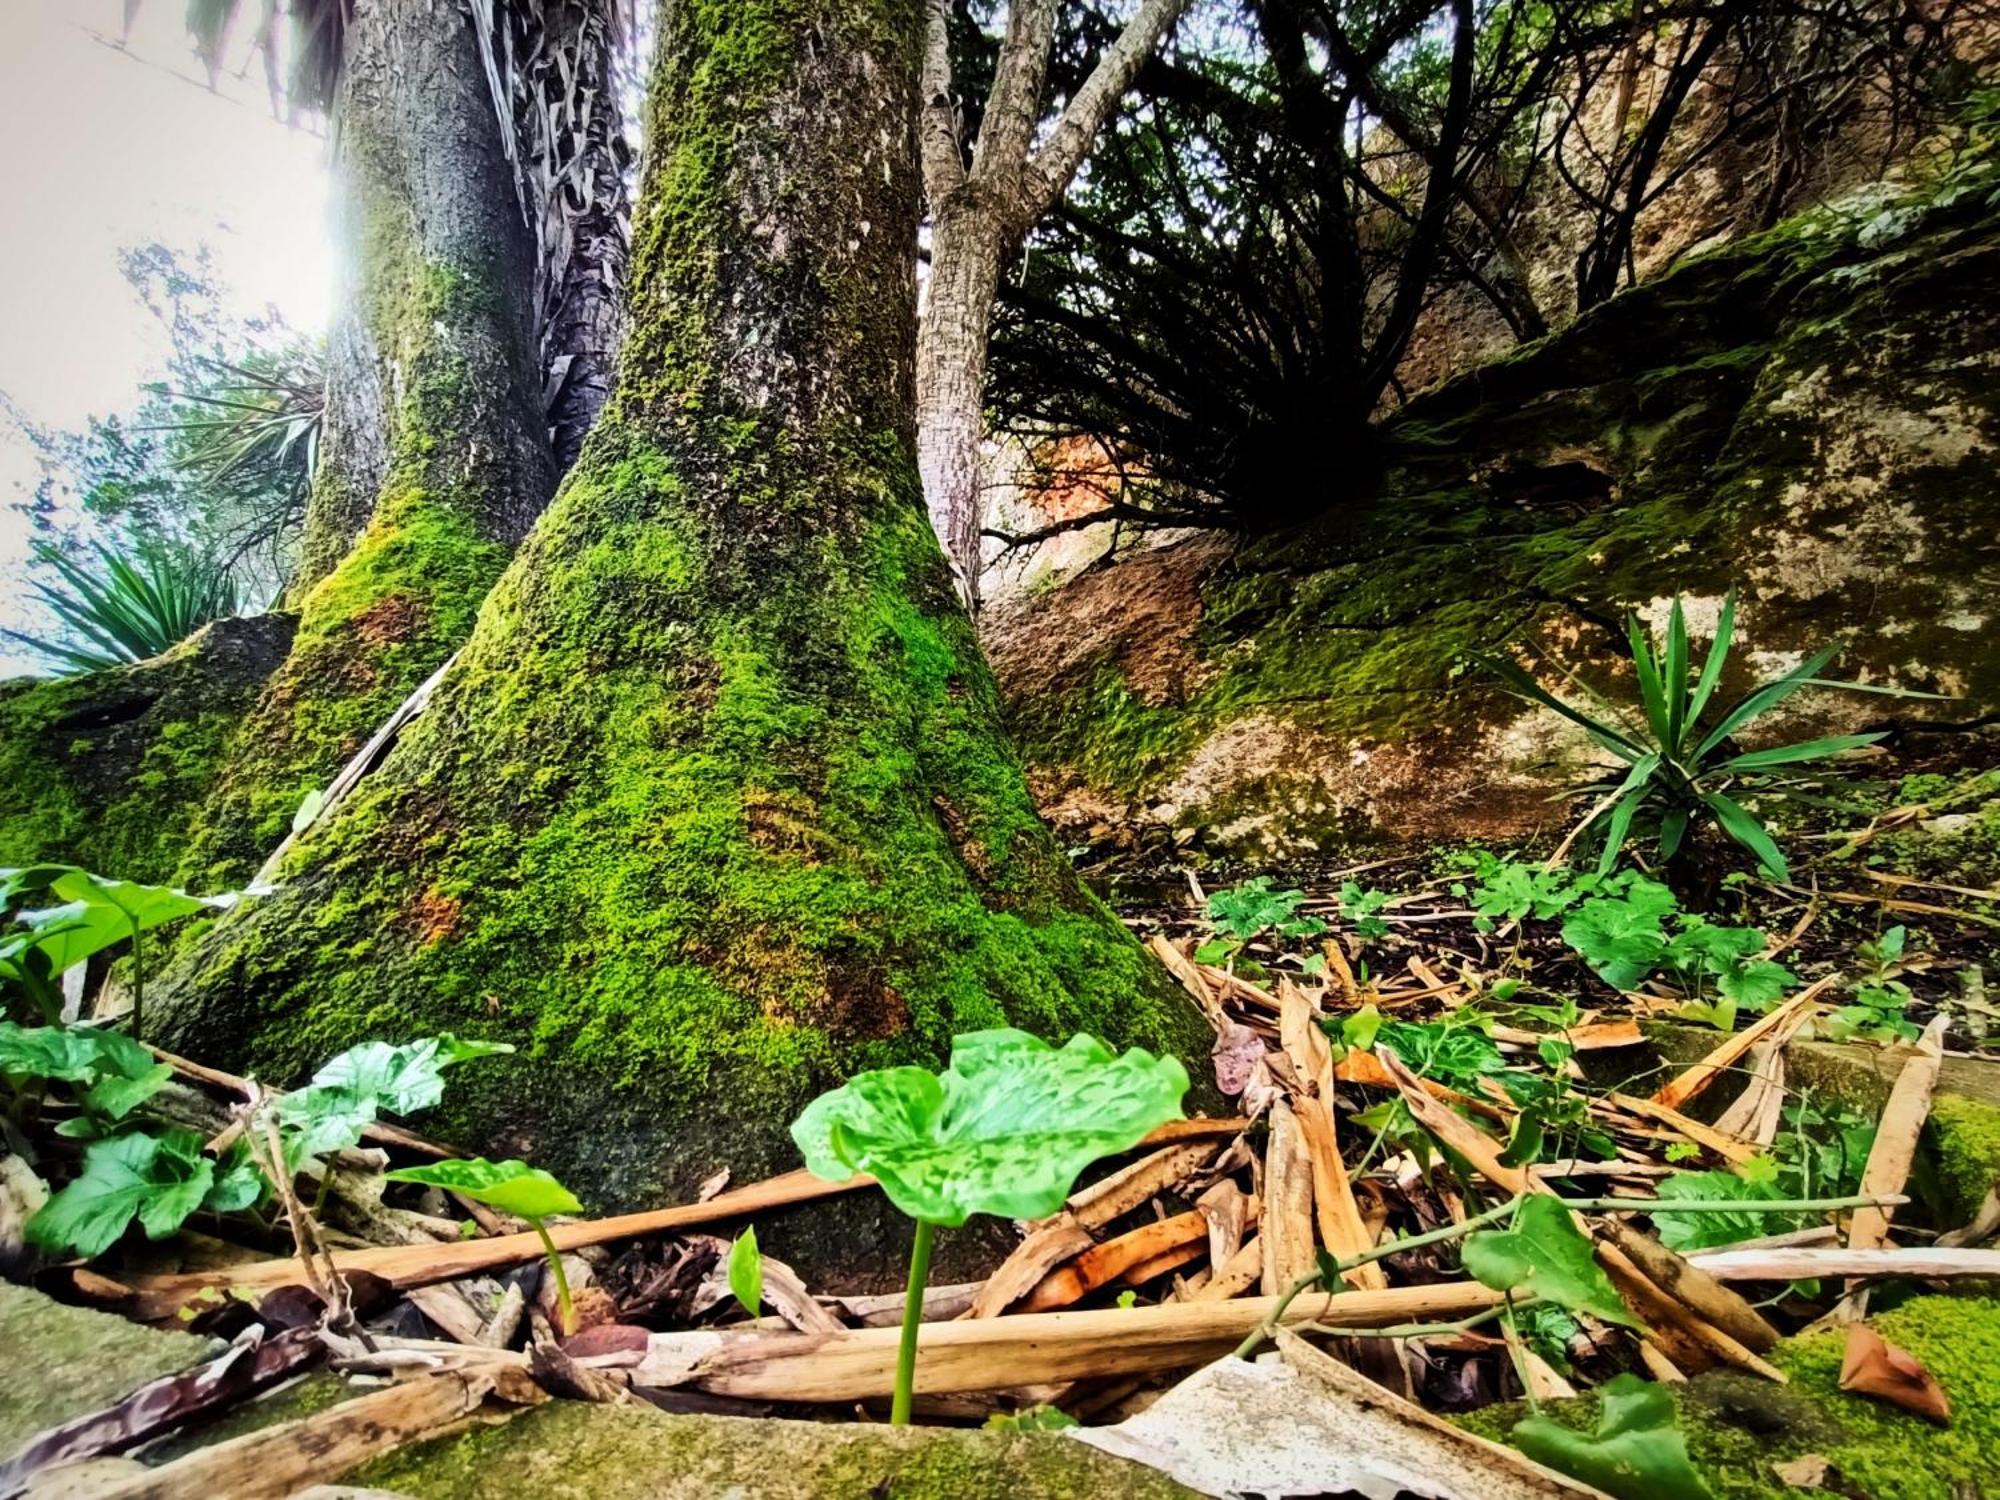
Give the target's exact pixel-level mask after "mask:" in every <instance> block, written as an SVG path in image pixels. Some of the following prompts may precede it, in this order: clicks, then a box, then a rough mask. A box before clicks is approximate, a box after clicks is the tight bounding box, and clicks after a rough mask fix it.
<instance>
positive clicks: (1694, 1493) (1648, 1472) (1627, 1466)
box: [1513, 1199, 1711, 1500]
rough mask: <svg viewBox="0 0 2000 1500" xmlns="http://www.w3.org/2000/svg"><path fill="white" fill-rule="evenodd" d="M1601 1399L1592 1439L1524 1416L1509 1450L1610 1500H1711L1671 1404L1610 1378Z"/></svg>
mask: <svg viewBox="0 0 2000 1500" xmlns="http://www.w3.org/2000/svg"><path fill="white" fill-rule="evenodd" d="M1529 1201H1530V1202H1532V1201H1534V1200H1532V1199H1531V1200H1529ZM1603 1398H1604V1406H1603V1410H1602V1412H1601V1414H1600V1415H1599V1417H1598V1421H1597V1431H1596V1433H1595V1434H1590V1433H1582V1432H1578V1431H1576V1430H1575V1429H1574V1428H1570V1427H1565V1426H1563V1425H1562V1423H1560V1422H1557V1421H1554V1420H1553V1419H1551V1418H1549V1417H1540V1416H1536V1417H1528V1418H1525V1419H1524V1420H1522V1421H1520V1422H1518V1423H1516V1424H1515V1426H1514V1432H1513V1442H1514V1446H1515V1447H1516V1448H1519V1449H1520V1450H1521V1451H1522V1452H1523V1453H1525V1454H1527V1455H1528V1457H1530V1458H1532V1459H1533V1460H1535V1462H1536V1463H1540V1464H1546V1465H1548V1466H1549V1467H1550V1468H1551V1469H1554V1470H1556V1471H1557V1472H1558V1473H1562V1474H1567V1475H1569V1477H1570V1478H1572V1479H1576V1480H1581V1481H1582V1482H1583V1483H1585V1484H1589V1485H1595V1486H1596V1487H1597V1488H1598V1489H1600V1490H1603V1491H1604V1492H1605V1493H1606V1494H1607V1495H1614V1496H1616V1497H1617V1500H1711V1497H1710V1495H1709V1489H1708V1486H1707V1485H1705V1484H1703V1483H1702V1481H1701V1476H1700V1475H1699V1474H1697V1473H1695V1471H1694V1465H1692V1464H1691V1463H1689V1462H1688V1456H1687V1440H1686V1439H1685V1438H1683V1437H1682V1436H1681V1433H1680V1429H1679V1428H1677V1427H1676V1426H1675V1425H1674V1398H1673V1397H1672V1396H1670V1395H1669V1394H1667V1392H1666V1390H1665V1389H1664V1388H1662V1387H1660V1386H1657V1385H1652V1384H1649V1383H1648V1382H1646V1381H1643V1380H1641V1379H1640V1378H1639V1377H1638V1376H1636V1375H1630V1374H1626V1375H1618V1376H1614V1377H1613V1378H1612V1379H1610V1380H1609V1381H1606V1382H1605V1384H1604V1388H1603Z"/></svg>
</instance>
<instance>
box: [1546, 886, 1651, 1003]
mask: <svg viewBox="0 0 2000 1500" xmlns="http://www.w3.org/2000/svg"><path fill="white" fill-rule="evenodd" d="M1673 909H1674V895H1673V892H1672V891H1670V890H1668V889H1667V888H1666V887H1665V886H1663V885H1661V884H1659V883H1658V882H1657V881H1652V880H1643V879H1641V880H1634V881H1633V882H1632V883H1631V885H1630V886H1629V887H1628V888H1627V890H1626V892H1625V894H1624V895H1623V896H1597V897H1593V898H1592V899H1591V900H1588V901H1585V902H1584V903H1583V904H1582V905H1580V906H1578V907H1577V908H1576V910H1575V911H1574V912H1572V913H1571V914H1570V916H1569V917H1568V919H1567V920H1565V921H1564V922H1563V927H1562V935H1563V941H1564V942H1566V943H1568V944H1569V945H1570V947H1572V948H1574V949H1575V950H1576V951H1577V953H1578V954H1580V955H1581V956H1582V958H1583V961H1584V962H1585V963H1587V964H1589V965H1590V966H1591V968H1593V969H1595V970H1596V971H1597V976H1598V977H1599V978H1600V979H1602V980H1603V981H1604V982H1605V983H1606V984H1608V985H1610V986H1612V987H1613V988H1614V989H1620V990H1629V989H1631V988H1633V987H1634V986H1635V985H1637V984H1638V983H1639V981H1640V980H1642V979H1644V978H1645V977H1646V976H1647V975H1648V974H1650V973H1652V972H1653V970H1654V969H1655V968H1657V967H1658V966H1659V963H1660V960H1661V959H1662V958H1664V957H1665V956H1666V952H1667V936H1666V931H1665V929H1664V928H1663V927H1662V926H1661V918H1662V917H1664V916H1665V915H1666V914H1667V913H1668V912H1670V911H1672V910H1673Z"/></svg>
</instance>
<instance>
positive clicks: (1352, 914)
mask: <svg viewBox="0 0 2000 1500" xmlns="http://www.w3.org/2000/svg"><path fill="white" fill-rule="evenodd" d="M1388 904H1389V892H1387V891H1377V890H1364V889H1362V887H1361V886H1359V885H1358V884H1356V883H1355V882H1354V881H1352V880H1350V881H1348V882H1347V883H1346V884H1345V885H1343V886H1341V888H1340V914H1341V915H1342V916H1343V917H1345V918H1347V920H1348V921H1349V922H1350V923H1352V924H1353V927H1354V931H1355V934H1356V936H1358V937H1364V938H1380V937H1387V936H1388V935H1389V924H1388V923H1387V922H1385V921H1383V920H1382V915H1381V913H1382V908H1383V907H1385V906H1387V905H1388Z"/></svg>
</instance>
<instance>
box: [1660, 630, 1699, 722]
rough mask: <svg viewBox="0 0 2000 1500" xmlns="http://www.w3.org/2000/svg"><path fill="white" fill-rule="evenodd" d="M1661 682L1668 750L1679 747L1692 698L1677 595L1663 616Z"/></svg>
mask: <svg viewBox="0 0 2000 1500" xmlns="http://www.w3.org/2000/svg"><path fill="white" fill-rule="evenodd" d="M1660 675H1661V677H1662V678H1663V679H1664V680H1663V681H1662V683H1661V686H1662V687H1663V688H1664V689H1665V691H1666V695H1667V736H1666V743H1667V748H1668V750H1669V751H1670V752H1671V751H1675V750H1678V749H1680V747H1681V730H1682V726H1683V725H1684V724H1685V723H1686V722H1687V706H1688V700H1689V698H1691V697H1692V696H1693V694H1692V693H1691V692H1690V690H1689V687H1688V680H1687V675H1688V627H1687V612H1686V611H1685V610H1683V609H1682V608H1681V601H1680V597H1679V596H1678V595H1676V596H1675V598H1674V607H1673V609H1672V611H1671V612H1670V613H1669V614H1668V616H1667V661H1666V666H1665V668H1664V669H1663V670H1662V672H1661V674H1660Z"/></svg>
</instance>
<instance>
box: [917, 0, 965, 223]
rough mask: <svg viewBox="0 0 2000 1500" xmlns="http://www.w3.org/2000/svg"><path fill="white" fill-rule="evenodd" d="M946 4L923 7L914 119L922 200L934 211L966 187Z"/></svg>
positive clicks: (940, 0) (938, 0)
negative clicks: (919, 101) (918, 104)
mask: <svg viewBox="0 0 2000 1500" xmlns="http://www.w3.org/2000/svg"><path fill="white" fill-rule="evenodd" d="M948 3H949V0H930V3H929V4H928V5H926V6H925V11H926V16H925V20H924V61H923V72H922V76H921V81H920V87H921V88H922V89H923V108H922V110H921V111H920V113H919V114H918V116H917V137H918V140H919V142H920V143H921V145H922V148H923V168H924V196H925V197H926V198H928V199H929V200H930V202H931V207H932V209H933V210H935V209H936V207H937V205H938V204H939V203H942V202H943V201H944V200H945V199H946V198H948V197H949V196H950V195H951V194H953V193H955V192H957V191H958V189H959V188H961V187H963V186H964V185H965V158H964V156H963V154H962V147H961V145H960V143H959V139H958V109H957V107H956V106H955V105H954V104H953V103H952V100H951V38H950V33H949V31H948V29H947V26H946V18H945V6H946V5H947V4H948Z"/></svg>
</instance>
